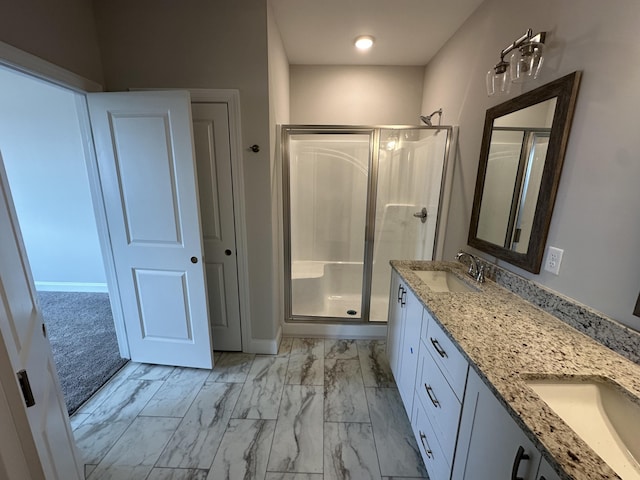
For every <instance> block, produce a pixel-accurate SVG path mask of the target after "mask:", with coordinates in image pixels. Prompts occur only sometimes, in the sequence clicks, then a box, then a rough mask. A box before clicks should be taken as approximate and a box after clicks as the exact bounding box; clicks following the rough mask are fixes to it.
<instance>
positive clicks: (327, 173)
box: [281, 126, 453, 322]
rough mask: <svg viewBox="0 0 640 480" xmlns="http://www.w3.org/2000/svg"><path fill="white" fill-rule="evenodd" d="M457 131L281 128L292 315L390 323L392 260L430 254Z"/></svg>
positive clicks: (288, 310)
mask: <svg viewBox="0 0 640 480" xmlns="http://www.w3.org/2000/svg"><path fill="white" fill-rule="evenodd" d="M452 131H453V129H452V127H445V126H441V127H381V128H375V127H316V126H313V127H311V126H283V127H282V143H281V145H282V159H283V187H284V195H283V200H284V202H283V203H284V226H285V269H286V272H285V309H286V319H287V321H307V322H308V321H316V322H317V321H322V322H386V321H387V311H388V296H389V281H390V273H391V267H390V266H389V260H392V259H419V260H431V259H432V258H433V255H434V251H435V246H436V238H437V235H438V227H439V217H440V211H441V206H442V196H443V193H442V192H443V185H444V178H445V172H446V165H447V157H448V153H449V150H450V143H451V136H452Z"/></svg>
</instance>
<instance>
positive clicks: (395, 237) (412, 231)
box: [371, 130, 447, 321]
mask: <svg viewBox="0 0 640 480" xmlns="http://www.w3.org/2000/svg"><path fill="white" fill-rule="evenodd" d="M405 134H406V135H407V136H409V138H403V135H405ZM383 137H384V132H383ZM413 137H416V138H413ZM396 145H397V147H396V148H394V149H393V150H387V149H385V142H384V141H383V142H382V143H381V150H380V154H379V160H378V162H379V163H378V191H377V202H376V229H375V231H376V233H375V243H374V254H373V278H372V284H371V296H372V298H373V299H374V300H373V301H372V303H371V320H372V321H386V319H387V310H388V295H389V292H388V290H389V278H390V275H391V266H390V265H389V260H406V259H412V260H432V258H433V246H434V242H435V235H436V227H437V217H438V207H439V203H440V187H441V181H442V171H443V166H444V158H445V157H444V153H445V149H446V146H447V132H446V131H440V132H439V133H437V134H436V133H435V132H434V131H424V130H422V131H409V132H403V133H401V135H400V139H399V141H398V142H397V144H396ZM423 207H424V208H426V209H427V221H426V223H422V222H421V221H420V219H419V218H416V217H414V216H413V215H414V214H415V213H417V212H419V211H421V209H422V208H423Z"/></svg>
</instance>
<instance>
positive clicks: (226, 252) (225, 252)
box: [224, 248, 231, 257]
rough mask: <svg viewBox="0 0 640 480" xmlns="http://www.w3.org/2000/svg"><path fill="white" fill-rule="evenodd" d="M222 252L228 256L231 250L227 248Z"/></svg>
mask: <svg viewBox="0 0 640 480" xmlns="http://www.w3.org/2000/svg"><path fill="white" fill-rule="evenodd" d="M224 254H225V255H226V256H227V257H228V256H229V255H231V250H229V249H228V248H227V249H226V250H225V251H224Z"/></svg>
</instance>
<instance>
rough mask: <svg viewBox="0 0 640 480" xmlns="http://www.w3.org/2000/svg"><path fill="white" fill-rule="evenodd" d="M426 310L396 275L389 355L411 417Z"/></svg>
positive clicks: (389, 326)
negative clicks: (421, 331)
mask: <svg viewBox="0 0 640 480" xmlns="http://www.w3.org/2000/svg"><path fill="white" fill-rule="evenodd" d="M396 284H397V287H396V286H395V285H396ZM423 310H424V308H423V307H422V304H421V303H420V301H419V300H418V299H417V297H416V296H415V295H414V294H413V292H411V290H409V289H408V288H407V286H406V284H405V283H404V282H403V281H402V280H400V279H399V277H398V275H397V274H396V273H395V272H394V274H393V279H392V282H391V298H390V301H389V323H388V330H387V356H388V358H389V362H390V364H391V371H392V372H393V375H394V377H395V379H396V383H397V385H398V391H399V392H400V397H401V398H402V401H403V403H404V406H405V409H406V410H407V415H409V417H411V415H412V409H413V396H414V393H413V392H414V386H415V381H416V371H417V369H418V351H419V346H420V329H421V328H422V312H423Z"/></svg>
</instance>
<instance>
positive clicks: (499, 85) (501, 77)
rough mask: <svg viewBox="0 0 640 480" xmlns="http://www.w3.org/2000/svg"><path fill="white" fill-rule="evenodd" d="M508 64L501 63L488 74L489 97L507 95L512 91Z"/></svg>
mask: <svg viewBox="0 0 640 480" xmlns="http://www.w3.org/2000/svg"><path fill="white" fill-rule="evenodd" d="M507 66H508V64H507V63H503V62H501V63H499V64H498V65H496V66H495V68H492V69H491V70H489V71H488V72H487V78H486V82H487V95H489V96H490V97H491V96H493V95H496V94H497V95H506V94H508V93H509V90H510V89H511V82H510V81H509V74H508V72H507Z"/></svg>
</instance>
